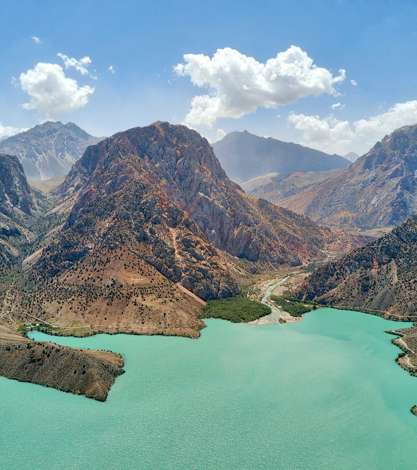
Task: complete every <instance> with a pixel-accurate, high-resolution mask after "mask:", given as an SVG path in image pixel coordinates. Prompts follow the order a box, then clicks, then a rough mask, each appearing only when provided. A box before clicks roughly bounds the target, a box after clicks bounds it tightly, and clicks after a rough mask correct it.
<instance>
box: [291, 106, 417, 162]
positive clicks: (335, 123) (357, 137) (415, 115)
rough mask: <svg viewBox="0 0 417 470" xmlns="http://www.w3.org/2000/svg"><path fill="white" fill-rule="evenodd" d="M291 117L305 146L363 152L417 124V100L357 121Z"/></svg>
mask: <svg viewBox="0 0 417 470" xmlns="http://www.w3.org/2000/svg"><path fill="white" fill-rule="evenodd" d="M288 120H289V122H290V123H291V124H292V125H293V126H294V127H295V129H296V130H297V131H299V132H300V134H301V141H302V143H303V144H305V145H309V146H311V147H315V148H318V149H320V150H324V151H327V152H334V153H338V154H342V155H343V154H345V153H348V152H355V153H358V154H363V153H365V152H366V151H368V150H369V149H370V148H371V147H372V146H373V145H374V144H375V143H376V142H377V141H378V140H381V139H382V138H383V137H384V136H385V135H387V134H390V133H391V132H393V131H394V130H395V129H398V128H399V127H402V126H408V125H412V124H417V100H412V101H406V102H403V103H397V104H395V105H393V106H392V107H391V108H389V109H388V110H387V111H386V112H384V113H381V114H376V115H375V116H371V117H369V118H365V119H359V120H357V121H342V120H338V119H336V118H335V117H334V116H327V117H323V118H322V117H320V116H317V115H305V114H290V116H289V118H288Z"/></svg>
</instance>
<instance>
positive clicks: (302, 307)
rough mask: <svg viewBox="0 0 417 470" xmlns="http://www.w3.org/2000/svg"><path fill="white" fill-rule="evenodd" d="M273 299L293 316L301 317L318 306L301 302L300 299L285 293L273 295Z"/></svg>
mask: <svg viewBox="0 0 417 470" xmlns="http://www.w3.org/2000/svg"><path fill="white" fill-rule="evenodd" d="M271 300H272V301H273V302H275V303H276V305H277V306H278V307H280V308H281V309H282V310H284V311H285V312H287V313H289V314H290V315H292V316H293V317H301V316H302V315H304V314H305V313H307V312H310V311H311V310H314V309H315V308H316V306H315V305H313V304H308V303H305V302H300V301H299V300H294V299H291V298H290V297H286V296H284V295H271Z"/></svg>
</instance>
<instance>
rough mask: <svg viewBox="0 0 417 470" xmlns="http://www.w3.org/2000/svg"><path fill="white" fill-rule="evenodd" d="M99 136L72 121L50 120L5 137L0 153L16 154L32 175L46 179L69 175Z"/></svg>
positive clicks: (27, 173)
mask: <svg viewBox="0 0 417 470" xmlns="http://www.w3.org/2000/svg"><path fill="white" fill-rule="evenodd" d="M99 140H100V139H98V138H97V137H93V136H91V135H89V134H88V133H87V132H85V131H83V130H82V129H80V128H79V127H78V126H76V125H75V124H73V123H71V122H69V123H67V124H62V123H61V122H50V121H49V122H45V123H43V124H40V125H38V126H35V127H33V128H32V129H29V130H27V131H25V132H21V133H20V134H16V135H14V136H12V137H9V138H7V139H5V140H3V141H1V142H0V153H1V152H3V153H8V154H10V155H16V156H17V157H18V158H19V160H20V161H21V163H22V165H23V168H24V170H25V173H26V176H27V177H28V178H32V179H37V180H38V179H40V180H43V179H48V178H56V177H62V176H65V175H66V174H67V173H68V171H69V170H70V169H71V167H72V165H73V164H74V163H75V162H76V161H77V160H78V159H79V158H80V157H81V155H82V154H83V153H84V150H85V149H86V148H87V147H88V146H89V145H92V144H96V143H97V142H98V141H99Z"/></svg>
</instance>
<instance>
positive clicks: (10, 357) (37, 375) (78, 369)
mask: <svg viewBox="0 0 417 470" xmlns="http://www.w3.org/2000/svg"><path fill="white" fill-rule="evenodd" d="M122 373H123V359H122V358H121V357H120V356H118V355H116V354H113V353H110V352H104V351H103V352H102V351H93V350H76V349H71V348H67V347H63V346H58V345H56V344H52V343H37V342H33V341H26V342H19V343H0V375H2V376H4V377H8V378H10V379H15V380H19V381H21V382H31V383H35V384H39V385H45V386H47V387H52V388H56V389H58V390H62V391H64V392H71V393H75V394H77V395H85V396H86V397H88V398H94V399H95V400H99V401H105V400H106V398H107V394H108V392H109V390H110V387H111V386H112V385H113V383H114V381H115V378H116V377H117V376H119V375H120V374H122Z"/></svg>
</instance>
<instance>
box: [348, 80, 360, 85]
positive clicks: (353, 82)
mask: <svg viewBox="0 0 417 470" xmlns="http://www.w3.org/2000/svg"><path fill="white" fill-rule="evenodd" d="M350 84H351V85H352V86H358V82H357V81H356V80H351V81H350Z"/></svg>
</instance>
